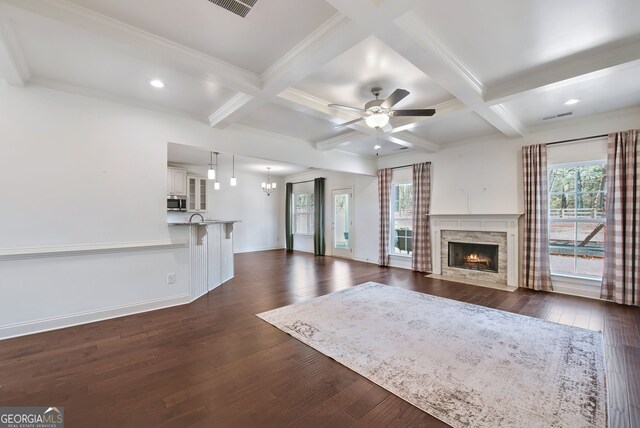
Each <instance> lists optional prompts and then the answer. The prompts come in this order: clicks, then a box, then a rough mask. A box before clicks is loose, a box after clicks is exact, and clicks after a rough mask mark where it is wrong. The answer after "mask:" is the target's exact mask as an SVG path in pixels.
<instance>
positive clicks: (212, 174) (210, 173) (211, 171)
mask: <svg viewBox="0 0 640 428" xmlns="http://www.w3.org/2000/svg"><path fill="white" fill-rule="evenodd" d="M207 178H208V179H209V180H215V179H216V170H215V169H213V152H211V160H210V163H209V171H207Z"/></svg>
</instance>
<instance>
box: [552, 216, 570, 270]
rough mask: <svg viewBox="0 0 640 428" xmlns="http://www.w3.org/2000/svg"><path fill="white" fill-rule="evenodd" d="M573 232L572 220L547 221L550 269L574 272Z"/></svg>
mask: <svg viewBox="0 0 640 428" xmlns="http://www.w3.org/2000/svg"><path fill="white" fill-rule="evenodd" d="M575 233H576V224H575V223H573V222H568V223H565V222H550V223H549V253H550V261H551V271H552V272H557V273H575Z"/></svg>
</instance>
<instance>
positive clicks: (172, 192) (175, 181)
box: [167, 168, 187, 196]
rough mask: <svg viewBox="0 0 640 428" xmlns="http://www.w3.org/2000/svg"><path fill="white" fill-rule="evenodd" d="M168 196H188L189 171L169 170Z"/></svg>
mask: <svg viewBox="0 0 640 428" xmlns="http://www.w3.org/2000/svg"><path fill="white" fill-rule="evenodd" d="M167 195H169V196H187V171H186V170H184V169H178V168H167Z"/></svg>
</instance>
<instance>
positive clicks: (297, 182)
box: [287, 177, 324, 184]
mask: <svg viewBox="0 0 640 428" xmlns="http://www.w3.org/2000/svg"><path fill="white" fill-rule="evenodd" d="M317 178H324V177H317ZM314 180H315V178H313V179H311V180H304V181H287V183H291V184H302V183H311V182H313V181H314Z"/></svg>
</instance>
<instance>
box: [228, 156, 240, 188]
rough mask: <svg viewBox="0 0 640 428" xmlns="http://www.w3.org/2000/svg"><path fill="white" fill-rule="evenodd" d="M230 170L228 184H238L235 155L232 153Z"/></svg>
mask: <svg viewBox="0 0 640 428" xmlns="http://www.w3.org/2000/svg"><path fill="white" fill-rule="evenodd" d="M232 165H233V166H232V170H231V180H229V184H231V185H232V186H236V185H237V184H238V180H237V179H236V155H233V164H232Z"/></svg>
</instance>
